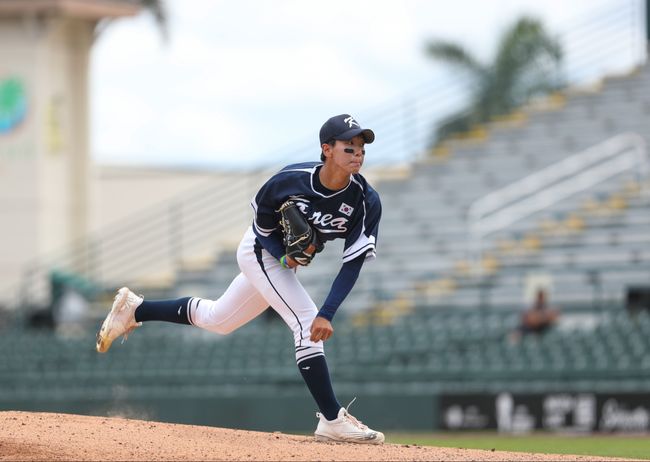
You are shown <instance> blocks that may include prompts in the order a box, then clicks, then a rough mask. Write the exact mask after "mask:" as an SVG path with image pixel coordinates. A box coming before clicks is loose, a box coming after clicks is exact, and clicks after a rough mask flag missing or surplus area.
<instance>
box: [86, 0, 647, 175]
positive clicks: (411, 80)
mask: <svg viewBox="0 0 650 462" xmlns="http://www.w3.org/2000/svg"><path fill="white" fill-rule="evenodd" d="M625 1H626V2H628V3H629V2H635V1H638V0H625ZM611 3H612V0H572V1H566V0H545V1H543V2H541V1H539V0H490V1H485V0H484V1H481V0H454V1H453V2H447V1H442V0H273V1H265V0H238V1H236V2H233V1H222V0H167V5H168V10H169V18H170V21H169V31H170V34H169V35H170V37H169V40H168V41H167V42H165V41H164V40H163V39H162V38H161V34H160V33H159V30H158V29H157V27H156V25H155V23H154V22H153V20H152V18H151V17H150V16H148V15H146V14H140V15H138V16H136V17H132V18H124V19H120V20H117V21H115V22H113V23H112V24H110V26H109V27H107V28H106V30H105V31H104V32H103V33H102V35H101V36H100V37H99V38H98V40H97V42H96V44H95V46H94V49H93V55H92V61H91V63H92V64H91V108H92V109H91V113H92V122H91V123H92V132H91V139H92V142H91V143H92V151H93V157H94V159H95V160H96V162H97V163H99V164H131V165H145V166H157V167H158V166H162V167H186V168H187V167H189V168H223V167H226V168H253V167H255V166H258V165H260V164H269V163H272V162H273V161H274V160H275V159H279V158H284V157H286V156H289V157H296V161H303V160H316V158H317V154H318V152H319V143H318V131H319V129H320V126H321V125H322V124H323V122H324V121H325V120H326V119H327V118H329V117H330V116H332V115H336V114H340V113H349V114H352V115H353V116H355V117H356V118H357V119H358V120H359V122H360V123H361V125H362V126H364V127H366V126H369V127H370V128H373V129H375V127H373V126H371V125H372V124H374V123H376V124H377V125H378V127H380V129H379V133H377V142H376V143H375V144H380V141H381V139H382V136H383V137H384V139H387V137H388V135H389V134H391V131H394V130H395V131H396V130H403V131H404V132H405V134H404V136H403V138H402V141H401V142H400V143H403V144H405V145H406V144H408V143H409V128H408V117H407V118H406V122H401V121H400V122H396V121H395V120H400V118H397V119H395V118H393V119H391V120H392V122H390V123H389V122H386V123H385V124H384V125H381V121H380V120H379V119H380V118H381V117H382V116H384V117H387V114H386V113H387V112H391V111H394V110H396V111H399V109H394V108H399V107H400V106H404V105H406V104H407V102H408V101H411V100H412V99H415V100H420V99H423V98H421V97H420V96H419V95H420V93H418V91H420V92H423V91H424V92H426V91H427V90H426V88H435V89H436V90H437V91H441V92H443V93H444V91H445V90H444V89H445V88H446V86H447V85H449V86H450V92H451V91H452V90H451V87H452V86H453V85H454V84H455V83H456V82H455V80H457V77H456V76H454V75H453V74H452V73H450V72H449V71H448V70H447V69H445V68H444V66H443V65H442V64H440V63H437V62H434V61H433V60H432V59H431V58H428V57H427V56H426V54H425V52H424V48H425V44H426V43H427V41H428V40H431V39H446V40H451V41H456V42H458V43H460V44H462V45H464V46H466V47H467V48H468V49H470V50H472V51H473V52H474V53H475V54H476V55H477V56H478V57H480V58H482V59H485V60H487V59H489V57H490V56H491V53H492V52H493V51H494V47H495V43H496V41H497V37H498V34H499V33H500V31H502V30H503V29H504V28H505V27H506V26H508V25H509V24H511V23H512V22H513V20H514V19H515V18H517V17H519V16H521V15H522V14H529V15H534V16H536V17H538V18H539V19H541V20H542V21H543V22H544V23H545V24H546V26H547V27H548V29H549V30H550V31H552V32H558V31H561V30H562V29H563V28H565V29H566V28H567V27H569V26H570V25H571V24H573V23H575V22H576V21H579V20H580V18H583V17H586V16H588V15H589V14H590V12H593V11H595V10H598V8H599V7H601V6H607V5H611ZM418 89H420V90H418ZM427 104H429V105H430V106H431V105H432V104H431V103H427ZM440 104H441V107H442V106H444V104H443V103H442V102H441V103H440ZM433 105H435V104H433ZM413 108H415V106H413ZM405 111H406V112H408V109H407V110H405ZM403 118H404V117H402V119H403ZM376 131H377V130H376ZM373 147H374V146H373ZM370 153H371V152H370Z"/></svg>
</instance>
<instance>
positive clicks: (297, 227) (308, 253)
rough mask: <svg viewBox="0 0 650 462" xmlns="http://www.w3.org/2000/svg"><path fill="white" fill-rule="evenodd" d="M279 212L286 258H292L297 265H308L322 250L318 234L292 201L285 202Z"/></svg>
mask: <svg viewBox="0 0 650 462" xmlns="http://www.w3.org/2000/svg"><path fill="white" fill-rule="evenodd" d="M279 212H280V226H282V230H283V231H284V239H283V244H284V247H285V252H286V255H287V257H291V258H293V259H294V260H295V261H296V262H297V263H298V264H299V265H302V266H307V265H309V264H310V263H311V261H312V259H313V258H314V255H316V253H318V252H320V251H321V250H323V245H322V244H321V242H320V239H319V238H318V233H317V232H316V231H314V229H313V228H312V227H311V226H310V225H309V223H308V222H307V218H305V216H304V215H303V214H302V212H301V211H300V209H298V207H297V206H296V203H295V202H294V201H292V200H288V201H286V202H285V203H284V204H282V205H281V206H280V210H279Z"/></svg>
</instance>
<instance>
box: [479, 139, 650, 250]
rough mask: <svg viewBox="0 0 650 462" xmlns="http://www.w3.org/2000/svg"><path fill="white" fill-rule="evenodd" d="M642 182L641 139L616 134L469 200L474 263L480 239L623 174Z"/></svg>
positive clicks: (649, 164)
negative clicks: (478, 197)
mask: <svg viewBox="0 0 650 462" xmlns="http://www.w3.org/2000/svg"><path fill="white" fill-rule="evenodd" d="M632 169H637V170H636V173H637V175H638V176H639V177H648V173H649V169H650V158H649V157H648V152H647V149H646V142H645V140H644V138H643V137H642V136H640V135H638V134H636V133H623V134H620V135H616V136H614V137H612V138H610V139H608V140H606V141H604V142H602V143H600V144H597V145H595V146H592V147H590V148H588V149H586V150H584V151H582V152H579V153H577V154H574V155H572V156H569V157H567V158H565V159H563V160H561V161H559V162H557V163H555V164H553V165H550V166H548V167H545V168H543V169H541V170H539V171H537V172H535V173H532V174H530V175H528V176H526V177H524V178H522V179H520V180H517V181H515V182H514V183H511V184H510V185H508V186H505V187H504V188H501V189H498V190H496V191H493V192H491V193H489V194H487V195H486V196H484V197H482V198H480V199H478V200H476V201H474V202H473V203H472V205H471V206H470V207H469V209H468V212H467V224H468V240H469V245H468V247H469V251H470V253H471V254H472V255H473V256H474V257H475V258H480V255H481V252H482V246H483V241H484V239H485V238H486V237H487V236H488V235H490V234H492V233H495V232H497V231H501V230H503V229H505V228H507V227H508V226H510V225H512V224H513V223H516V222H517V221H520V220H522V219H524V218H526V217H529V216H531V215H533V214H535V213H537V212H539V211H541V210H543V209H545V208H548V207H550V206H552V205H554V204H557V203H559V202H560V201H562V200H564V199H566V198H568V197H570V196H572V195H574V194H577V193H579V192H582V191H585V190H587V189H589V188H591V187H593V186H594V185H596V184H598V183H601V182H603V181H606V180H608V179H609V178H612V177H614V176H616V175H618V174H620V173H622V172H624V171H627V170H632Z"/></svg>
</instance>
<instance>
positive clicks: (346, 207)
mask: <svg viewBox="0 0 650 462" xmlns="http://www.w3.org/2000/svg"><path fill="white" fill-rule="evenodd" d="M339 212H341V213H342V214H344V215H347V216H350V215H352V212H354V208H353V207H350V206H349V205H348V204H346V203H345V202H342V203H341V206H340V207H339Z"/></svg>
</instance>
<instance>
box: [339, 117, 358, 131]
mask: <svg viewBox="0 0 650 462" xmlns="http://www.w3.org/2000/svg"><path fill="white" fill-rule="evenodd" d="M343 122H345V123H346V124H348V126H349V127H350V128H352V125H356V126H357V127H359V128H361V125H359V124H358V123H357V121H356V120H354V117H351V116H350V117H346V118H345V119H343Z"/></svg>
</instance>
